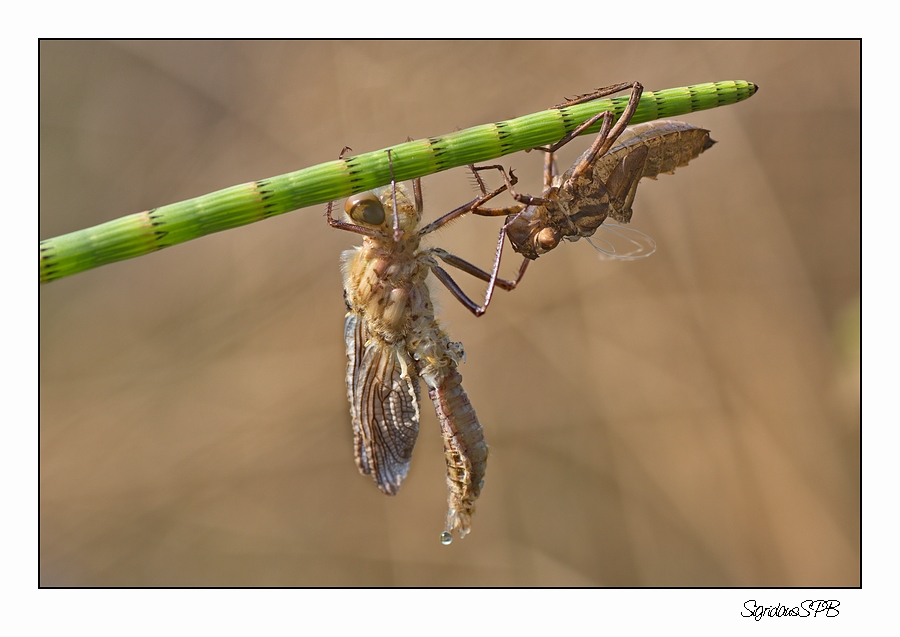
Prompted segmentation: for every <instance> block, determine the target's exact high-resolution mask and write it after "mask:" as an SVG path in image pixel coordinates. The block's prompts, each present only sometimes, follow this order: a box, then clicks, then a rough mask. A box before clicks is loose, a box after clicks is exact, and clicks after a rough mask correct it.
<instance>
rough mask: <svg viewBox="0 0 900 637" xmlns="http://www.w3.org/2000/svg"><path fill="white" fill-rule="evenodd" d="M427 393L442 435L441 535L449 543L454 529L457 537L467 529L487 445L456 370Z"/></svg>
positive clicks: (479, 489)
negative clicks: (445, 497)
mask: <svg viewBox="0 0 900 637" xmlns="http://www.w3.org/2000/svg"><path fill="white" fill-rule="evenodd" d="M428 394H429V395H430V396H431V400H432V402H433V403H434V409H435V411H436V412H437V416H438V421H439V422H440V425H441V434H442V435H443V437H444V455H445V456H446V460H447V489H448V491H449V494H448V502H447V506H448V510H447V524H446V527H445V529H444V535H443V538H444V541H445V542H446V543H449V540H450V534H451V533H452V532H453V531H454V530H456V531H459V536H460V537H461V538H462V537H465V536H466V534H467V533H468V532H469V528H470V523H471V518H472V514H473V513H474V512H475V500H477V499H478V496H479V495H480V494H481V487H482V486H483V485H484V471H485V468H486V466H487V455H488V447H487V443H485V442H484V431H483V430H482V428H481V423H480V422H478V416H476V415H475V409H474V408H473V407H472V404H471V403H470V402H469V397H468V396H467V395H466V392H465V390H464V389H463V388H462V376H461V375H460V373H459V372H458V371H456V370H455V369H454V370H451V371H448V373H447V374H446V376H445V377H444V379H443V382H442V383H441V385H440V386H439V387H438V388H437V389H434V388H431V387H429V389H428Z"/></svg>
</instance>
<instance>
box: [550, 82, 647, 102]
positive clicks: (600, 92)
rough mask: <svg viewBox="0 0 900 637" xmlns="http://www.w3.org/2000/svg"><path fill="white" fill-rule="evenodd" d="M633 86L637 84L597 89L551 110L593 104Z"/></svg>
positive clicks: (622, 83)
mask: <svg viewBox="0 0 900 637" xmlns="http://www.w3.org/2000/svg"><path fill="white" fill-rule="evenodd" d="M635 84H638V82H619V83H618V84H613V85H612V86H605V87H603V88H598V89H597V90H596V91H592V92H590V93H585V94H584V95H579V96H578V97H573V98H572V99H568V98H567V99H566V101H565V102H563V103H562V104H557V105H556V106H553V107H551V108H565V107H567V106H575V105H576V104H584V103H585V102H593V101H594V100H598V99H600V98H601V97H606V96H607V95H612V94H613V93H618V92H619V91H624V90H625V89H626V88H631V87H633V86H634V85H635Z"/></svg>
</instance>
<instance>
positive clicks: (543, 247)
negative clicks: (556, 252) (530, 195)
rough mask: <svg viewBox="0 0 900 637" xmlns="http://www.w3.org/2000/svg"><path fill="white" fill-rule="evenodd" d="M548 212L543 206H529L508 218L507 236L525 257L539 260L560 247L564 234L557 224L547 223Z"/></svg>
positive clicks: (517, 250)
mask: <svg viewBox="0 0 900 637" xmlns="http://www.w3.org/2000/svg"><path fill="white" fill-rule="evenodd" d="M546 212H547V211H546V209H545V208H544V207H543V206H528V207H527V208H525V210H523V211H522V212H520V213H518V214H515V215H510V216H508V217H507V218H506V223H507V224H509V225H508V226H507V228H506V236H507V237H509V242H510V243H511V244H512V246H513V249H514V250H515V251H516V252H518V253H519V254H521V255H522V256H523V257H527V258H529V259H537V258H538V256H540V255H542V254H544V253H545V252H549V251H550V250H552V249H553V248H555V247H556V246H557V245H559V242H560V240H561V239H562V237H563V233H562V232H561V231H560V230H559V228H558V226H557V225H556V224H551V223H548V222H547V219H546Z"/></svg>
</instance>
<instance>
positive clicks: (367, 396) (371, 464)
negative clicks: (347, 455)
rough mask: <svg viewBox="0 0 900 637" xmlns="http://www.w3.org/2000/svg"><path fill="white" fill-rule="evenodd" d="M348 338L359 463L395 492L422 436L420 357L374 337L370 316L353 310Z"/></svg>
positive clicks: (350, 393)
mask: <svg viewBox="0 0 900 637" xmlns="http://www.w3.org/2000/svg"><path fill="white" fill-rule="evenodd" d="M370 339H371V340H370ZM344 340H345V341H346V343H347V397H348V398H349V400H350V416H351V418H352V420H353V443H354V451H355V456H356V466H357V467H359V471H360V473H362V474H365V475H371V476H372V478H373V479H374V480H375V484H377V485H378V488H379V489H381V490H382V491H383V492H384V493H386V494H388V495H394V494H396V493H397V491H398V490H399V489H400V484H401V483H402V482H403V479H404V478H405V477H406V472H407V471H409V461H410V458H411V457H412V450H413V446H415V444H416V437H417V436H418V435H419V377H418V375H417V374H416V366H415V362H414V361H413V359H412V357H411V356H410V355H409V353H408V352H406V351H405V350H404V349H403V348H401V347H392V346H390V345H388V344H386V343H384V342H382V341H380V340H377V339H372V338H371V335H370V334H369V331H368V330H367V329H366V322H365V320H364V319H362V318H360V317H359V315H357V314H355V313H353V312H350V313H348V314H347V318H346V321H345V323H344Z"/></svg>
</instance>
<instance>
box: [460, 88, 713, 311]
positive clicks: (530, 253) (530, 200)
mask: <svg viewBox="0 0 900 637" xmlns="http://www.w3.org/2000/svg"><path fill="white" fill-rule="evenodd" d="M621 86H622V85H617V86H616V87H610V88H609V89H602V90H610V89H616V88H619V87H621ZM626 86H627V85H626ZM635 86H636V87H639V86H640V85H638V84H636V85H635ZM639 95H640V92H639V89H638V88H635V90H634V91H633V92H632V97H631V100H630V101H629V107H627V108H626V113H625V115H623V116H622V118H621V119H620V120H619V121H618V122H617V123H616V125H615V127H612V128H611V127H610V126H609V124H608V122H609V119H608V118H607V119H606V120H605V121H604V124H603V126H602V128H601V131H600V133H599V134H598V136H597V138H596V139H595V140H594V143H593V144H592V145H591V147H590V148H589V149H588V150H587V151H585V153H584V154H582V155H581V157H579V158H578V159H577V160H576V161H575V163H574V164H573V166H572V167H571V168H569V169H568V170H567V171H566V172H565V173H563V174H562V175H559V174H557V170H556V161H555V155H554V153H555V152H556V151H557V150H559V148H560V146H562V145H563V144H565V143H567V142H568V141H571V139H573V138H574V135H570V136H567V137H566V138H563V139H562V140H561V141H560V142H559V143H557V144H554V145H553V146H550V147H548V148H540V149H539V150H543V151H546V156H545V162H544V190H543V193H542V196H541V197H531V196H528V195H521V194H519V193H517V192H515V190H514V189H513V186H514V184H515V177H514V176H512V171H510V175H507V173H506V171H505V169H504V168H503V167H502V166H480V167H472V168H473V170H474V171H476V175H477V171H480V170H488V169H496V170H499V171H500V172H501V173H502V174H503V178H504V180H505V182H506V185H507V187H508V190H509V192H510V195H511V196H512V197H513V198H514V199H515V200H516V201H517V202H518V203H517V204H516V205H513V206H509V207H506V208H493V209H491V208H479V209H476V210H473V211H472V212H473V213H475V214H479V215H484V216H500V215H506V222H505V223H504V224H503V226H502V227H501V229H500V237H499V240H498V243H497V252H496V256H495V259H494V268H493V271H492V276H493V277H494V278H496V277H497V273H498V272H499V266H500V258H501V256H502V253H503V240H504V237H507V236H508V237H509V242H510V244H511V245H512V247H513V249H514V250H515V251H516V252H518V253H519V254H521V255H523V256H524V257H525V259H524V261H523V263H522V265H521V267H520V268H519V275H518V278H517V279H516V281H515V282H518V281H519V280H520V279H521V277H522V274H523V273H524V271H525V269H526V268H527V267H528V263H529V261H531V260H534V259H537V258H538V256H540V255H541V254H545V253H546V252H549V251H550V250H552V249H554V248H555V247H556V246H558V245H559V243H560V241H561V240H562V239H566V240H568V241H577V240H578V239H580V238H582V237H584V238H586V239H587V240H588V241H589V242H590V243H591V245H594V247H595V248H597V249H598V250H600V251H601V252H607V251H606V250H604V249H602V248H600V247H598V246H596V245H595V244H594V243H593V242H592V241H591V237H592V236H593V235H594V233H595V232H596V231H597V229H598V228H600V226H601V224H603V222H604V221H605V220H606V219H608V218H611V219H614V220H615V221H617V222H619V223H628V222H629V221H631V216H632V204H633V203H634V198H635V194H636V193H637V187H638V184H639V183H640V180H641V179H642V178H644V177H649V178H651V179H656V177H657V176H658V175H660V174H663V173H673V172H675V169H676V168H679V167H682V166H686V165H687V164H688V163H689V162H690V161H691V160H692V159H695V158H696V157H698V156H699V155H700V153H702V152H703V151H705V150H707V149H709V148H710V147H711V146H712V145H713V144H715V141H714V140H712V139H711V138H710V136H709V131H708V130H706V129H703V128H699V127H697V126H693V125H691V124H687V123H685V122H677V121H674V120H659V121H654V122H647V123H643V124H637V125H635V126H630V127H628V128H624V127H622V128H621V129H620V127H619V124H621V123H622V122H623V121H626V117H627V115H628V113H629V109H630V107H631V105H633V104H635V103H636V102H637V99H638V98H639ZM579 99H582V98H579ZM603 115H605V114H604V113H601V114H600V116H603ZM617 129H619V130H617ZM613 137H614V138H615V140H614V141H613ZM613 144H615V145H613ZM479 184H480V185H481V188H482V190H483V191H484V190H485V188H484V184H483V183H482V182H481V181H480V179H479ZM611 225H613V226H614V228H613V229H612V232H613V233H614V234H617V235H619V236H623V235H624V234H625V233H627V232H629V231H628V230H627V229H625V228H622V227H621V226H618V225H616V224H611ZM630 232H632V233H637V235H638V236H641V237H642V239H635V238H634V235H632V236H630V237H629V236H624V239H625V240H626V241H627V242H630V243H632V244H633V245H634V246H636V248H637V249H636V250H635V251H634V252H632V253H628V254H624V255H622V254H619V255H614V256H617V257H619V258H636V257H641V256H646V255H647V254H649V253H650V252H652V251H653V250H655V242H653V240H652V239H650V238H649V237H646V235H643V233H639V232H637V231H630ZM602 241H604V242H605V241H606V240H602ZM641 243H644V244H645V245H641ZM645 247H649V250H647V249H645ZM497 280H498V281H499V279H497ZM493 287H494V281H493V280H492V281H490V282H489V283H488V290H487V293H486V295H485V302H484V305H482V306H481V307H479V308H477V312H476V313H478V314H483V313H484V311H485V310H486V309H487V306H488V304H489V303H490V299H491V295H492V292H493Z"/></svg>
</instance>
